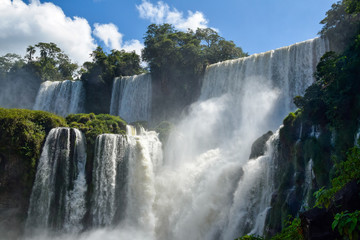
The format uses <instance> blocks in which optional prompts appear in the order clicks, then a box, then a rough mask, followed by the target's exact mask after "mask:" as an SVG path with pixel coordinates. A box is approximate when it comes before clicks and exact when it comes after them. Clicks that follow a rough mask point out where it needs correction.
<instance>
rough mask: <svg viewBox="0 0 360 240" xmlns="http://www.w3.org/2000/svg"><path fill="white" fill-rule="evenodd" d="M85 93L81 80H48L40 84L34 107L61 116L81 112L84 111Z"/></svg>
mask: <svg viewBox="0 0 360 240" xmlns="http://www.w3.org/2000/svg"><path fill="white" fill-rule="evenodd" d="M84 94H85V91H84V89H83V83H82V82H81V81H70V80H66V81H55V82H52V81H46V82H43V83H42V84H41V86H40V89H39V92H38V94H37V96H36V101H35V105H34V108H33V109H34V110H43V111H48V112H52V113H55V114H58V115H61V116H67V115H69V114H70V113H81V112H83V111H84Z"/></svg>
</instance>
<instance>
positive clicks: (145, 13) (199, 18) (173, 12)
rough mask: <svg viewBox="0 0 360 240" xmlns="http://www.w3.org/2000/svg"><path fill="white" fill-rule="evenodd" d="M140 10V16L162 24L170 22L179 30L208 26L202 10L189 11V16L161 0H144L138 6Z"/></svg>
mask: <svg viewBox="0 0 360 240" xmlns="http://www.w3.org/2000/svg"><path fill="white" fill-rule="evenodd" d="M136 8H137V10H138V11H139V14H140V17H141V18H143V19H148V20H150V21H151V22H152V23H156V24H162V23H170V24H172V25H174V26H175V28H177V29H179V30H187V29H189V28H190V29H192V30H196V29H197V28H207V27H208V26H207V24H208V21H207V19H206V18H205V16H204V14H203V13H202V12H199V11H196V12H195V13H194V12H192V11H188V15H187V17H184V14H183V12H180V11H178V10H177V9H176V8H173V9H170V7H169V5H167V4H166V3H164V2H162V1H159V2H157V4H156V5H154V4H152V3H151V2H149V1H147V0H143V1H142V3H141V4H140V5H137V6H136Z"/></svg>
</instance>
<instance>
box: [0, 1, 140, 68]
mask: <svg viewBox="0 0 360 240" xmlns="http://www.w3.org/2000/svg"><path fill="white" fill-rule="evenodd" d="M93 36H96V37H97V38H99V39H100V40H101V41H103V42H104V44H105V45H106V46H107V47H109V48H111V49H118V50H120V49H124V50H126V51H133V50H135V51H136V53H137V54H141V49H142V48H143V47H144V46H143V45H142V44H141V43H140V41H138V40H130V41H126V42H123V34H121V33H120V32H119V31H118V28H117V26H115V25H114V24H112V23H109V24H98V23H97V24H94V30H92V28H91V26H90V25H89V23H88V21H87V20H86V19H84V18H80V17H73V18H70V17H67V16H66V15H65V14H64V12H63V10H62V9H61V8H60V7H58V6H56V5H54V4H53V3H40V1H39V0H31V1H30V3H29V4H26V3H25V2H24V1H23V0H13V1H11V0H0V56H1V55H4V54H6V53H17V54H20V55H22V56H24V55H25V53H26V48H27V47H28V46H29V45H35V44H37V43H38V42H54V43H56V44H57V45H58V47H60V48H61V49H62V50H63V51H64V52H65V53H66V54H68V55H69V57H70V59H72V60H73V61H76V62H77V63H78V64H82V63H84V62H85V61H89V60H91V58H90V53H91V52H92V51H93V50H94V49H95V48H96V46H97V45H98V43H97V42H96V40H95V39H94V37H93Z"/></svg>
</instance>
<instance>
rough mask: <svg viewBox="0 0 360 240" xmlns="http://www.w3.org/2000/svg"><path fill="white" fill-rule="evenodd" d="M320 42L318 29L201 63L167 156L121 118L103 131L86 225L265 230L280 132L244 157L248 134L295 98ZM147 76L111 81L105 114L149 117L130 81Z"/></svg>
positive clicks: (192, 231) (209, 232)
mask: <svg viewBox="0 0 360 240" xmlns="http://www.w3.org/2000/svg"><path fill="white" fill-rule="evenodd" d="M326 50H327V43H326V41H325V40H324V39H320V38H318V39H313V40H309V41H306V42H302V43H298V44H295V45H292V46H289V47H284V48H280V49H277V50H273V51H269V52H266V53H262V54H255V55H253V56H249V57H247V58H243V59H237V60H230V61H225V62H222V63H218V64H214V65H211V66H210V67H208V68H207V70H206V72H205V76H204V80H203V87H202V90H201V96H200V98H199V100H198V101H197V102H196V103H194V104H193V105H192V106H190V108H189V110H188V113H187V115H186V116H184V117H183V118H182V119H180V120H179V122H178V123H177V126H176V128H175V129H174V130H173V131H172V132H171V134H170V136H169V142H168V143H167V145H166V146H167V147H166V149H165V150H166V151H165V155H164V160H162V152H161V143H160V142H159V140H158V138H157V135H156V133H154V132H146V131H144V130H143V129H140V131H136V130H135V129H134V128H133V127H130V126H128V127H127V131H128V135H127V136H126V137H124V136H120V135H112V134H104V135H100V136H99V137H98V138H97V142H96V150H95V158H94V169H93V184H94V188H93V189H92V192H93V193H92V194H93V195H92V199H91V206H90V216H91V218H92V221H93V225H94V226H109V225H114V224H118V229H119V231H120V232H122V233H124V232H126V231H127V230H129V228H131V231H129V233H133V232H134V233H136V235H138V236H143V235H144V236H146V237H147V238H148V239H159V240H163V239H174V240H176V239H194V240H195V239H224V240H228V239H234V238H236V237H238V236H241V235H242V234H247V233H251V234H262V232H263V229H264V224H265V218H266V215H267V211H268V209H269V206H270V200H271V193H272V191H273V188H274V186H273V185H272V184H273V180H272V179H273V175H274V171H275V168H276V164H274V161H275V160H276V154H277V153H276V151H275V150H274V149H275V145H276V143H277V139H278V133H276V134H275V135H274V136H272V137H271V138H270V140H269V141H268V142H267V150H266V153H265V155H264V156H260V157H258V158H257V159H250V160H249V159H248V156H249V152H250V149H251V144H252V143H253V141H254V140H255V139H256V138H257V137H259V136H260V135H262V134H263V133H264V132H267V131H268V130H274V129H277V128H278V126H279V125H280V124H281V121H282V119H283V118H284V117H285V116H286V114H288V112H289V111H290V110H293V109H294V108H295V106H294V105H293V104H292V98H293V97H294V96H296V95H301V94H303V93H304V91H305V89H306V87H307V86H309V85H310V84H311V83H312V81H313V80H314V79H313V71H314V68H315V66H316V63H317V62H318V61H319V58H320V57H321V55H322V54H323V53H324V52H325V51H326ZM146 76H147V78H149V76H148V75H140V76H135V77H127V78H123V79H118V80H116V81H114V87H113V94H112V104H111V113H112V114H114V113H115V112H116V114H119V115H120V116H122V117H123V118H124V119H125V120H127V121H130V122H131V121H136V120H148V118H149V116H148V115H147V116H146V119H145V117H141V118H140V117H139V116H140V113H144V112H145V110H144V111H138V110H139V109H147V110H148V109H149V101H148V100H146V101H145V100H144V98H145V96H146V94H144V92H145V90H144V91H143V90H140V86H136V85H137V84H139V83H136V81H137V80H139V79H137V78H146ZM136 79H137V80H136ZM129 80H131V81H129ZM143 84H144V85H148V84H150V83H146V81H143ZM143 87H144V88H145V86H143ZM128 88H129V90H127V89H128ZM130 89H131V90H130ZM134 89H138V90H136V91H135V90H134ZM146 89H149V87H146ZM150 92H151V91H150ZM136 94H140V95H141V96H138V95H136ZM146 97H147V96H146ZM140 100H141V101H140ZM143 100H144V102H143ZM136 101H138V102H137V103H136ZM140 102H142V103H140ZM138 104H139V105H138ZM123 105H124V107H123ZM143 106H146V107H144V108H143ZM130 112H134V114H133V115H132V113H130ZM141 116H142V115H141ZM109 234H111V233H109ZM125 235H127V234H124V236H125Z"/></svg>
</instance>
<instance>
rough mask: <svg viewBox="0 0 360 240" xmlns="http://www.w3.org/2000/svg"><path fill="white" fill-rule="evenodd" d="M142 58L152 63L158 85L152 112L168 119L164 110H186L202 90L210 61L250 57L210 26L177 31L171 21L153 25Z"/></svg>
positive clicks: (148, 32) (146, 35)
mask: <svg viewBox="0 0 360 240" xmlns="http://www.w3.org/2000/svg"><path fill="white" fill-rule="evenodd" d="M144 40H145V41H144V45H145V48H144V49H143V51H142V59H143V60H144V61H145V62H147V63H148V64H149V67H150V72H151V75H152V77H153V84H155V85H158V86H156V87H155V88H156V89H161V90H160V91H157V92H154V93H153V96H154V95H155V96H154V98H153V106H157V107H158V108H161V109H162V111H163V112H158V111H157V110H156V109H153V110H152V111H153V112H154V113H155V114H153V115H155V116H158V117H159V118H162V119H166V118H167V117H166V116H164V114H166V113H164V112H169V111H173V112H176V111H177V110H181V109H183V108H184V107H185V106H187V105H188V104H190V103H191V102H192V101H193V100H194V99H195V98H196V97H197V95H198V93H199V90H200V79H201V76H202V74H203V73H204V70H205V67H206V66H207V65H208V64H212V63H216V62H219V61H224V60H227V59H234V58H240V57H244V56H247V53H244V52H243V51H242V49H241V48H239V47H236V46H235V44H234V43H233V42H232V41H227V40H225V39H224V38H222V37H220V36H219V35H218V33H217V32H216V31H214V30H213V29H210V28H206V29H198V30H197V31H195V32H194V31H192V30H188V31H187V32H182V31H178V30H176V29H175V28H174V26H172V25H170V24H166V23H165V24H161V25H156V24H151V25H149V26H148V30H147V32H146V34H145V37H144ZM155 88H153V89H155Z"/></svg>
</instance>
